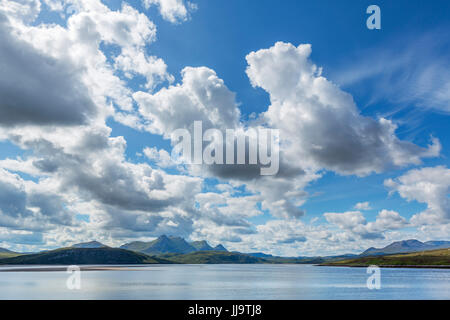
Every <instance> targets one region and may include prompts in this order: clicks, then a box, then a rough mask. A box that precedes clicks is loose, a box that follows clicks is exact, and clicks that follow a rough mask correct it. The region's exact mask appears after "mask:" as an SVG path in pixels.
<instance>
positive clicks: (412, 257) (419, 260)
mask: <svg viewBox="0 0 450 320" xmlns="http://www.w3.org/2000/svg"><path fill="white" fill-rule="evenodd" d="M322 265H326V266H348V267H367V266H369V265H376V266H380V267H442V268H450V249H438V250H429V251H422V252H413V253H404V254H394V255H384V256H381V255H377V256H367V257H359V258H355V259H346V260H340V261H334V262H327V263H324V264H322Z"/></svg>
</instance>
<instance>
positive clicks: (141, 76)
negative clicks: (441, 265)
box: [0, 0, 450, 256]
mask: <svg viewBox="0 0 450 320" xmlns="http://www.w3.org/2000/svg"><path fill="white" fill-rule="evenodd" d="M372 4H376V5H378V6H379V8H380V13H381V14H380V19H381V20H380V21H381V29H368V27H367V25H366V20H367V19H368V18H369V16H370V14H367V13H366V9H367V7H368V6H369V5H372ZM449 9H450V4H449V2H448V1H433V2H424V1H395V2H394V1H376V2H372V1H350V0H349V1H339V2H337V1H324V0H321V1H298V0H295V1H294V0H283V1H274V0H259V1H254V0H248V1H240V0H227V1H214V0H213V1H211V0H209V1H206V0H192V1H186V0H133V1H131V0H130V1H128V2H126V1H119V0H103V1H100V0H89V1H87V0H86V1H83V0H0V70H1V73H0V247H4V248H9V249H12V250H18V251H27V252H28V251H37V250H42V249H52V248H56V247H61V246H69V245H72V244H74V243H77V242H84V241H91V240H97V241H101V242H103V243H105V244H107V245H111V246H119V245H121V244H123V243H126V242H130V241H136V240H142V241H149V240H152V239H154V238H155V237H158V236H160V235H163V234H166V235H171V236H180V237H184V238H186V239H188V240H192V241H193V240H207V241H208V242H209V243H210V244H212V245H217V244H219V243H221V244H223V245H224V246H225V247H226V248H228V249H229V250H239V251H242V252H265V253H271V254H277V255H284V256H312V255H333V254H343V253H359V252H361V251H363V250H365V249H367V248H368V247H382V246H385V245H387V244H389V243H391V242H393V241H398V240H405V239H412V238H414V239H418V240H421V241H427V240H450V220H449V219H450V197H449V196H450V169H449V163H450V162H449V155H450V153H449V152H450V151H449V150H450V130H448V125H449V115H450V103H449V101H450V47H449V46H450V34H449V33H450V21H449V18H448V16H449ZM194 121H202V123H203V126H204V128H205V129H212V128H214V129H219V130H222V131H224V130H225V129H235V130H238V131H239V130H241V131H242V130H243V131H245V130H248V129H250V128H261V127H264V128H272V129H277V130H279V132H280V143H281V144H280V170H279V172H278V174H277V175H274V176H261V175H260V174H258V173H256V174H255V170H254V167H253V168H252V167H251V166H241V167H239V168H236V167H233V166H231V167H223V166H220V165H201V166H196V165H192V164H189V163H185V162H184V163H181V164H180V163H176V162H174V161H173V159H172V158H171V156H170V155H171V152H172V149H173V147H174V145H175V144H176V141H174V140H173V139H172V137H171V134H172V133H173V132H174V130H176V129H180V128H181V129H188V130H191V129H192V126H193V122H194Z"/></svg>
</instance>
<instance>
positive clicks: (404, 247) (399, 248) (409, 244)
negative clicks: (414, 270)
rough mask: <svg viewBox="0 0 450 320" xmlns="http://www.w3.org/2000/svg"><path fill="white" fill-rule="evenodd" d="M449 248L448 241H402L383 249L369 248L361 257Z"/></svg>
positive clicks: (449, 243)
mask: <svg viewBox="0 0 450 320" xmlns="http://www.w3.org/2000/svg"><path fill="white" fill-rule="evenodd" d="M447 248H450V241H427V242H421V241H419V240H415V239H410V240H403V241H396V242H393V243H391V244H390V245H388V246H386V247H384V248H380V249H377V248H369V249H367V250H366V251H364V252H363V253H361V256H377V255H387V254H397V253H411V252H419V251H427V250H437V249H447Z"/></svg>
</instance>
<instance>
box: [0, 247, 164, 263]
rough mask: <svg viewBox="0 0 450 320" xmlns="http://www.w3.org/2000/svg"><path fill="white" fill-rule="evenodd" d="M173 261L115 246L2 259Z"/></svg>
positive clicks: (12, 261)
mask: <svg viewBox="0 0 450 320" xmlns="http://www.w3.org/2000/svg"><path fill="white" fill-rule="evenodd" d="M154 263H172V262H171V261H168V260H164V259H159V258H155V257H150V256H148V255H145V254H142V253H137V252H133V251H128V250H124V249H115V248H62V249H56V250H52V251H46V252H42V253H36V254H27V255H21V256H16V257H10V258H5V259H0V264H2V265H6V264H8V265H12V264H15V265H22V264H24V265H38V264H40V265H72V264H77V265H83V264H154Z"/></svg>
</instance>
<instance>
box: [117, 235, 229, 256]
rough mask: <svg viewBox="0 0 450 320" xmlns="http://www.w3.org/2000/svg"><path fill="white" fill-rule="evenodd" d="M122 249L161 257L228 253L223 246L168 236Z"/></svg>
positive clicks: (131, 244)
mask: <svg viewBox="0 0 450 320" xmlns="http://www.w3.org/2000/svg"><path fill="white" fill-rule="evenodd" d="M120 248H121V249H127V250H132V251H137V252H142V253H145V254H149V255H161V254H167V253H178V254H186V253H191V252H196V251H227V249H225V247H224V246H222V245H218V246H216V247H215V248H213V247H211V246H210V245H209V244H208V242H206V241H204V240H203V241H194V242H191V243H189V242H187V241H186V240H184V239H183V238H181V237H168V236H166V235H162V236H160V237H159V238H157V239H155V240H153V241H150V242H142V241H134V242H130V243H126V244H124V245H122V246H121V247H120Z"/></svg>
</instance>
